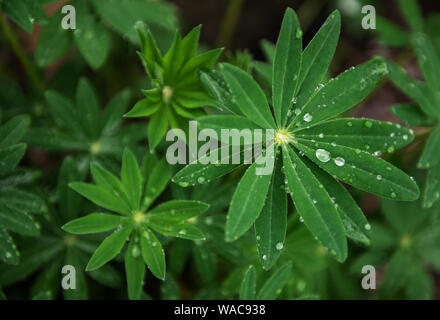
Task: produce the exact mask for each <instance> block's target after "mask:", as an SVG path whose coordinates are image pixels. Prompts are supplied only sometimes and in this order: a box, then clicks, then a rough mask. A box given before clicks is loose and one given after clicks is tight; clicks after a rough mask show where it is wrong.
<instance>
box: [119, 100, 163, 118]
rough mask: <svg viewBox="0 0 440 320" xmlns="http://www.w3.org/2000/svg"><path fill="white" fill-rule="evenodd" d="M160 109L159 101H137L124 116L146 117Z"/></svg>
mask: <svg viewBox="0 0 440 320" xmlns="http://www.w3.org/2000/svg"><path fill="white" fill-rule="evenodd" d="M160 107H161V104H160V102H159V101H152V100H150V99H148V98H145V99H142V100H140V101H138V102H137V103H136V104H135V105H134V107H133V108H132V109H131V110H130V111H129V112H128V113H127V114H125V115H124V117H127V118H138V117H148V116H151V115H152V114H154V113H156V112H157V110H159V108H160Z"/></svg>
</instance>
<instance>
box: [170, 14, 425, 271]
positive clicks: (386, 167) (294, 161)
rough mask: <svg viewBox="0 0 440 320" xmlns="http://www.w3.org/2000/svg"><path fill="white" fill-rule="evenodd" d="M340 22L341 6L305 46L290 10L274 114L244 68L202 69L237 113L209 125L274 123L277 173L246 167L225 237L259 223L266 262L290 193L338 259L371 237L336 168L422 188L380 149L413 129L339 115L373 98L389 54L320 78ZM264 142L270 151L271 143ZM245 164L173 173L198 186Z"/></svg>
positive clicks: (361, 180) (407, 195)
mask: <svg viewBox="0 0 440 320" xmlns="http://www.w3.org/2000/svg"><path fill="white" fill-rule="evenodd" d="M339 28H340V17H339V13H338V12H334V13H333V14H332V15H331V16H330V17H329V18H328V19H327V21H326V22H325V23H324V25H323V26H322V28H321V29H320V30H319V31H318V33H317V34H316V36H315V37H314V39H313V40H312V41H311V42H310V44H309V45H308V47H307V48H306V49H305V50H304V52H303V51H302V45H301V38H302V31H301V29H300V27H299V23H298V20H297V17H296V14H295V12H294V11H293V10H291V9H288V10H287V12H286V15H285V18H284V20H283V24H282V27H281V31H280V36H279V38H278V42H277V45H276V49H275V54H274V59H273V72H272V104H273V109H274V114H275V118H273V117H272V114H271V110H270V108H269V107H268V106H269V102H268V101H267V99H266V96H265V95H264V93H263V91H262V90H261V89H260V87H259V86H258V84H257V83H256V82H255V81H254V80H253V79H252V77H251V76H250V75H249V74H247V73H246V72H244V71H242V70H240V69H238V68H236V67H234V66H232V65H229V64H222V65H221V72H215V73H211V74H204V78H205V80H206V84H207V87H210V88H211V92H212V93H213V94H215V97H216V99H217V100H218V103H217V105H218V106H221V107H224V108H227V109H228V110H229V111H231V112H232V113H233V114H232V115H214V116H206V117H201V118H198V122H199V124H200V126H201V127H202V128H238V129H242V128H251V129H255V128H263V129H274V130H275V138H274V141H273V143H274V144H275V147H276V152H275V154H273V155H270V154H269V156H273V157H275V158H276V164H275V169H274V171H273V174H272V175H257V174H256V169H257V168H258V167H259V166H260V165H259V164H258V162H257V161H256V162H254V163H253V164H252V165H251V166H250V167H249V168H248V169H247V170H246V173H245V174H244V176H243V178H242V179H241V181H240V182H239V184H238V186H237V189H236V191H235V193H234V196H233V198H232V201H231V205H230V208H229V212H228V220H227V222H226V230H225V234H226V240H227V241H234V240H236V239H238V238H239V237H240V236H241V235H243V234H244V233H245V232H246V231H248V230H249V228H250V227H251V226H252V224H254V223H255V233H256V237H257V246H258V249H259V256H260V259H261V263H262V265H263V267H264V268H266V269H269V268H270V267H271V266H272V265H273V264H274V262H275V261H276V259H277V258H278V256H279V254H280V252H281V250H282V249H283V246H284V239H285V233H286V215H287V197H286V192H287V193H288V194H290V195H291V197H292V199H293V201H294V204H295V206H296V209H297V210H298V212H299V214H300V215H301V217H302V219H303V220H304V222H305V224H306V225H307V227H308V228H309V229H310V230H311V232H312V233H313V234H314V235H315V236H316V237H317V238H318V240H319V241H320V242H321V243H322V244H323V245H324V246H325V247H328V248H329V249H330V251H331V252H332V253H333V254H334V255H335V257H336V259H337V260H338V261H344V260H345V259H346V257H347V243H346V237H349V238H352V239H354V240H355V241H358V242H361V243H368V241H369V240H368V231H369V229H370V225H369V224H368V222H367V220H366V219H365V217H364V216H363V214H362V211H361V210H360V209H359V207H358V206H357V204H356V202H355V201H354V200H353V199H352V197H351V195H350V194H349V193H348V191H347V190H346V189H345V188H344V187H343V186H342V185H341V184H339V183H338V182H337V181H336V180H335V179H333V178H332V176H333V177H334V178H336V179H338V180H341V181H342V182H344V183H347V184H350V185H352V186H354V187H356V188H358V189H361V190H364V191H367V192H370V193H374V194H377V195H380V196H382V197H386V198H392V199H394V200H408V201H410V200H415V199H417V198H418V196H419V189H418V187H417V185H416V183H415V182H414V181H413V180H412V179H410V177H409V176H407V175H406V174H405V173H404V172H402V171H401V170H400V169H398V168H396V167H394V166H392V165H391V164H389V163H387V162H385V161H383V160H382V159H379V158H378V157H377V155H378V154H381V152H384V151H387V152H390V153H391V152H393V151H394V150H396V149H397V148H400V147H403V146H405V145H407V144H408V143H410V142H411V141H412V139H413V133H412V131H411V130H408V129H406V128H403V127H401V126H400V125H398V124H393V123H384V122H380V121H374V120H368V119H335V120H332V118H334V117H336V116H337V115H339V114H341V113H343V112H344V111H346V110H348V109H349V108H350V107H352V106H353V105H354V104H356V103H358V102H359V101H361V100H362V99H363V98H364V97H366V96H367V95H368V94H369V93H370V92H371V91H372V90H373V89H374V88H375V87H376V85H377V84H378V82H379V81H380V80H381V78H382V77H383V75H385V74H386V73H387V67H386V64H385V62H383V61H382V60H379V59H375V60H371V61H369V62H366V63H364V64H362V65H360V66H358V67H356V68H351V69H350V70H348V71H346V72H344V73H342V74H341V75H339V76H338V77H337V78H335V79H331V80H329V81H328V82H327V83H325V84H321V81H322V79H323V77H324V74H325V72H326V71H327V68H328V65H329V63H330V61H331V59H332V56H333V53H334V50H335V48H336V44H337V39H338V35H339ZM219 78H222V80H220V81H219V80H218V79H219ZM225 83H226V84H225ZM266 147H267V148H268V150H269V147H270V146H269V145H267V146H266ZM281 152H282V155H281ZM266 156H267V155H266ZM239 166H240V165H226V166H224V165H219V164H216V165H214V164H207V165H205V164H202V163H201V162H195V163H192V164H190V165H188V166H187V167H186V168H184V169H182V170H181V171H180V172H179V173H177V175H176V176H175V177H174V178H173V181H174V182H176V183H179V184H180V185H181V186H188V185H196V184H200V183H203V182H205V181H209V180H212V179H214V178H217V177H219V176H221V175H224V174H226V173H228V172H230V171H232V170H234V169H235V168H237V167H239ZM284 189H286V191H285V190H284Z"/></svg>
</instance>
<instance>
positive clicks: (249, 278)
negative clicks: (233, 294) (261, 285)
mask: <svg viewBox="0 0 440 320" xmlns="http://www.w3.org/2000/svg"><path fill="white" fill-rule="evenodd" d="M256 286H257V274H256V272H255V268H254V266H252V265H251V266H249V269H248V270H247V271H246V273H245V275H244V278H243V282H242V283H241V287H240V300H254V299H255V293H256Z"/></svg>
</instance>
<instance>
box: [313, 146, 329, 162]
mask: <svg viewBox="0 0 440 320" xmlns="http://www.w3.org/2000/svg"><path fill="white" fill-rule="evenodd" d="M315 155H316V158H317V159H318V160H319V161H321V162H329V161H330V152H328V151H327V150H324V149H318V150H316V153H315Z"/></svg>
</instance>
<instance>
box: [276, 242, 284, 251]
mask: <svg viewBox="0 0 440 320" xmlns="http://www.w3.org/2000/svg"><path fill="white" fill-rule="evenodd" d="M275 248H276V249H277V250H282V249H283V248H284V244H283V243H282V242H278V243H277V244H276V245H275Z"/></svg>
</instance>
